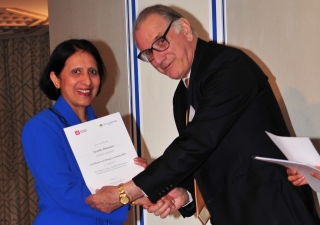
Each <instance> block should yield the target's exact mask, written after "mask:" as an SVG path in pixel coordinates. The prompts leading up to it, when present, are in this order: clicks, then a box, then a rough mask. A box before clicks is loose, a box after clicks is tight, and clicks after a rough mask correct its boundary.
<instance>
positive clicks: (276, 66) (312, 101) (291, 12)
mask: <svg viewBox="0 0 320 225" xmlns="http://www.w3.org/2000/svg"><path fill="white" fill-rule="evenodd" d="M226 2H227V7H226V11H227V14H226V15H227V20H226V21H227V44H228V45H233V46H237V47H239V48H241V49H243V50H244V51H246V52H247V53H248V54H249V55H250V56H251V57H252V58H253V59H255V60H256V62H258V64H259V65H260V66H261V67H262V68H263V69H264V71H265V73H266V74H267V75H268V77H269V79H270V82H271V84H272V87H273V90H274V91H275V93H276V94H277V99H278V101H279V103H280V104H281V107H282V111H283V113H284V115H285V116H286V120H287V121H286V122H287V124H288V126H289V128H290V130H291V133H292V134H293V135H294V134H295V135H297V136H308V137H311V139H312V141H313V144H314V145H315V146H316V148H317V149H318V151H319V150H320V88H319V84H320V63H319V62H320V1H314V0H304V1H301V0H281V1H279V0H268V1H257V0H236V1H235V0H227V1H226ZM289 117H290V119H289Z"/></svg>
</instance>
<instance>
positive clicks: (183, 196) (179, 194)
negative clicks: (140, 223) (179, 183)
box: [143, 188, 189, 219]
mask: <svg viewBox="0 0 320 225" xmlns="http://www.w3.org/2000/svg"><path fill="white" fill-rule="evenodd" d="M188 202H189V195H188V193H187V191H186V190H185V189H183V188H174V189H173V190H171V191H170V192H169V193H168V194H167V195H166V196H164V197H162V198H161V199H160V200H159V201H158V202H157V203H156V204H152V205H149V204H143V208H145V209H147V211H148V212H149V213H153V214H154V215H155V216H160V218H162V219H164V218H166V217H167V216H168V215H169V214H170V213H173V212H174V211H176V210H178V209H180V208H181V207H182V206H183V205H185V204H187V203H188ZM172 203H173V204H174V206H172Z"/></svg>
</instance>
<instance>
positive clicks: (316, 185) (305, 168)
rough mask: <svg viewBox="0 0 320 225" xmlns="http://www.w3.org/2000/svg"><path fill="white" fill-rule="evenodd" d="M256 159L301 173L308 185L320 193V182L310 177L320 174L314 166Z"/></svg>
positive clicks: (279, 160)
mask: <svg viewBox="0 0 320 225" xmlns="http://www.w3.org/2000/svg"><path fill="white" fill-rule="evenodd" d="M254 159H257V160H261V161H265V162H271V163H276V164H279V165H282V166H285V167H287V168H291V169H295V170H297V171H298V172H299V173H302V174H304V177H305V179H306V181H307V182H308V184H309V185H310V187H311V188H312V189H313V190H315V191H317V192H320V180H318V179H317V178H314V177H313V176H311V175H310V173H311V172H317V173H320V170H318V169H317V168H315V167H313V166H309V165H307V164H304V163H300V162H294V161H289V160H281V159H271V158H264V157H254Z"/></svg>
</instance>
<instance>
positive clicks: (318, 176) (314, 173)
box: [311, 166, 320, 180]
mask: <svg viewBox="0 0 320 225" xmlns="http://www.w3.org/2000/svg"><path fill="white" fill-rule="evenodd" d="M315 168H317V169H319V170H320V166H315ZM311 176H313V177H315V178H317V179H319V180H320V173H316V172H311Z"/></svg>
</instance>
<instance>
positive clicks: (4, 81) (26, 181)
mask: <svg viewBox="0 0 320 225" xmlns="http://www.w3.org/2000/svg"><path fill="white" fill-rule="evenodd" d="M49 56H50V50H49V35H48V33H46V34H43V35H39V36H29V37H21V38H12V39H3V40H0V224H1V225H2V224H3V225H7V224H8V225H13V224H18V225H24V224H32V221H33V220H34V217H35V216H36V214H37V212H38V208H37V201H38V197H37V195H36V193H35V189H34V180H33V177H32V175H31V173H30V171H29V170H28V167H27V165H26V163H25V160H24V156H23V151H22V147H21V131H22V128H23V126H24V124H25V123H26V121H27V120H29V119H30V118H31V117H33V116H34V115H35V114H36V113H38V112H39V111H41V110H42V109H44V108H47V107H49V106H50V105H51V101H50V100H49V99H48V98H47V97H46V96H45V95H44V94H43V93H42V92H41V90H40V88H39V87H38V80H39V77H40V74H41V72H42V70H43V69H44V67H45V65H46V64H47V62H48V60H49Z"/></svg>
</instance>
